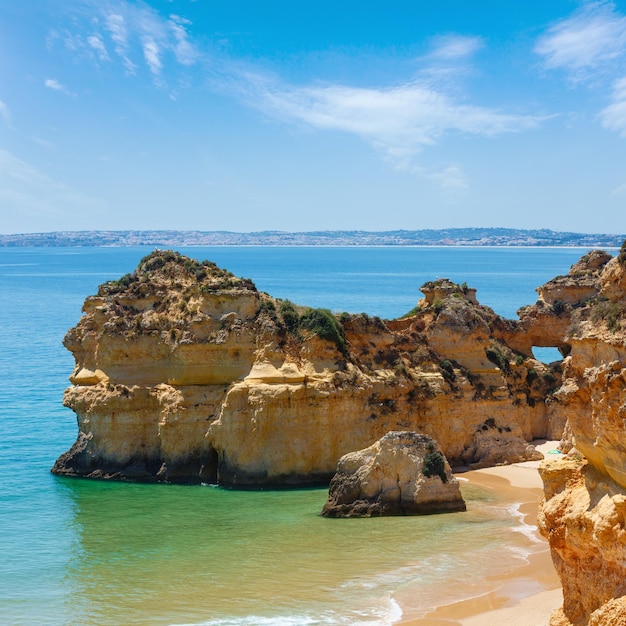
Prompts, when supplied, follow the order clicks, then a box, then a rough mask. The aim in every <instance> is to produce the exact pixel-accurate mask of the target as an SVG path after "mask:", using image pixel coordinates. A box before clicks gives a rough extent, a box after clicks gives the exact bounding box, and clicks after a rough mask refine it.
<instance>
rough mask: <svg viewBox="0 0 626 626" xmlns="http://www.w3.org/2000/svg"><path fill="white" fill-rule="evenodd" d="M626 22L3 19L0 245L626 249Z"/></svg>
mask: <svg viewBox="0 0 626 626" xmlns="http://www.w3.org/2000/svg"><path fill="white" fill-rule="evenodd" d="M625 208H626V0H624V1H623V2H602V1H600V2H580V1H573V0H550V1H549V2H546V1H545V0H527V1H525V2H504V1H496V0H472V2H468V0H437V2H432V1H431V2H425V1H421V0H386V1H385V2H379V1H378V2H373V1H370V0H359V1H358V2H357V1H354V0H345V1H339V2H338V1H337V0H334V1H333V2H329V1H328V0H316V1H315V2H311V1H310V0H300V1H296V0H267V1H265V2H261V1H260V0H170V1H167V0H159V1H156V0H154V1H150V2H143V1H140V0H63V2H59V0H28V1H27V2H15V1H14V0H0V232H2V233H5V234H8V233H28V232H48V231H58V230H129V229H141V230H146V229H150V230H152V229H177V230H230V231H237V232H251V231H262V230H283V231H312V230H370V231H381V230H396V229H407V230H417V229H422V228H432V229H438V228H454V227H470V226H476V227H488V226H492V227H512V228H549V229H553V230H561V231H563V230H565V231H574V232H586V233H618V234H621V233H624V232H626V210H625Z"/></svg>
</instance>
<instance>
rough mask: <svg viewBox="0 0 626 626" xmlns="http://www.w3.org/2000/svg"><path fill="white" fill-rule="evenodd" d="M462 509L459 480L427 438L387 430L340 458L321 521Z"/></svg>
mask: <svg viewBox="0 0 626 626" xmlns="http://www.w3.org/2000/svg"><path fill="white" fill-rule="evenodd" d="M455 511H465V501H464V500H463V496H462V495H461V490H460V488H459V482H458V481H457V480H456V478H455V477H454V476H453V474H452V470H451V469H450V465H449V464H448V461H447V460H446V458H445V456H444V455H443V454H442V452H441V450H440V449H439V446H438V445H437V443H436V442H435V441H434V440H433V439H432V438H430V437H428V436H427V435H421V434H418V433H414V432H407V431H404V432H390V433H387V434H386V435H385V436H384V437H382V438H381V439H379V440H378V441H377V442H376V443H374V444H372V445H371V446H369V447H368V448H366V449H365V450H359V451H356V452H350V453H348V454H346V455H344V456H342V457H341V459H339V463H338V464H337V473H336V474H335V475H334V476H333V478H332V480H331V481H330V487H329V490H328V500H327V502H326V504H325V505H324V508H323V510H322V515H323V516H325V517H378V516H382V515H428V514H432V513H451V512H455Z"/></svg>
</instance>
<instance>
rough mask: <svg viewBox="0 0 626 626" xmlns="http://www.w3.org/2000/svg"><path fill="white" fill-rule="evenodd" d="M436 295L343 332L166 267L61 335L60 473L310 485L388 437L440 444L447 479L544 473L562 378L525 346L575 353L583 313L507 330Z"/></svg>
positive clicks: (456, 300)
mask: <svg viewBox="0 0 626 626" xmlns="http://www.w3.org/2000/svg"><path fill="white" fill-rule="evenodd" d="M601 271H602V270H601V268H598V267H594V268H592V269H589V270H588V273H589V276H587V282H590V281H591V282H592V283H593V285H596V284H597V281H598V277H599V274H600V272H601ZM440 282H441V281H436V282H435V283H432V284H427V285H426V286H425V287H424V288H423V291H424V293H425V295H426V298H425V299H424V300H423V301H422V302H421V303H420V306H419V307H417V309H416V311H415V314H413V315H411V316H409V317H407V318H405V319H398V320H388V321H383V320H380V319H378V318H370V317H368V316H366V315H343V316H341V318H337V316H333V315H332V314H330V312H328V311H326V312H325V311H323V310H310V309H306V308H304V307H296V306H294V305H292V304H291V303H288V302H286V301H285V302H282V301H279V300H275V299H273V298H271V297H270V296H268V295H267V294H262V293H259V292H258V291H257V290H256V288H255V287H254V285H253V284H252V283H251V282H250V281H249V280H245V279H239V278H236V277H235V276H233V275H232V274H230V273H228V272H226V271H225V270H222V269H220V268H218V267H217V266H215V265H214V264H212V263H208V262H202V263H199V262H197V261H194V260H192V259H188V258H186V257H183V256H181V255H179V254H177V253H174V252H170V251H163V252H155V253H153V254H151V255H149V256H148V257H146V258H145V259H143V260H142V261H141V262H140V264H139V267H138V268H137V269H136V270H135V272H133V273H132V274H128V275H126V276H124V277H122V278H121V279H120V280H119V281H114V282H111V283H106V284H105V285H102V286H101V287H100V289H99V292H98V294H97V295H95V296H92V297H89V298H87V300H86V302H85V306H84V308H83V311H84V315H83V316H82V318H81V320H80V322H79V323H78V324H77V325H76V326H75V327H74V328H72V329H71V330H70V331H69V332H68V333H67V335H66V338H65V342H64V343H65V346H66V347H67V348H68V349H69V350H70V351H71V352H72V353H73V355H74V357H75V361H76V367H75V370H74V372H73V374H72V376H71V377H70V381H71V382H72V387H70V388H69V389H68V390H67V392H66V395H65V400H64V402H65V404H66V405H67V406H69V407H71V408H72V409H73V410H74V411H75V412H76V414H77V417H78V427H79V437H78V439H77V442H76V444H75V446H74V447H73V448H72V450H70V451H69V452H68V453H66V454H65V455H63V456H62V457H61V458H60V459H59V461H58V462H57V463H56V465H55V468H54V470H53V471H55V472H57V473H60V474H68V475H82V476H98V477H115V478H121V479H124V478H126V479H133V480H134V479H139V480H162V481H180V482H198V481H212V482H219V483H220V484H224V485H231V486H258V485H269V484H273V485H285V484H294V485H295V484H311V483H319V482H326V481H328V480H329V478H330V477H331V476H332V474H333V472H334V470H335V467H336V464H337V460H338V459H339V458H340V457H341V456H342V455H344V454H346V453H347V452H351V451H353V450H360V449H363V448H366V447H367V446H369V445H371V444H372V443H373V442H374V441H376V440H378V439H380V438H381V437H382V436H383V435H385V433H387V432H389V431H392V430H396V431H399V430H411V431H415V432H420V433H425V434H428V435H430V436H432V437H434V438H436V440H437V441H438V442H439V445H440V446H441V449H442V451H443V452H444V454H445V455H446V457H447V458H448V459H449V460H450V462H451V463H452V464H453V465H461V464H464V465H469V466H472V467H482V466H486V465H492V464H495V463H507V462H514V461H520V460H526V459H532V458H536V452H535V451H534V450H533V449H532V447H531V446H529V445H528V442H529V441H530V440H532V439H533V438H539V437H549V438H558V437H560V436H561V433H562V431H563V426H564V424H565V416H566V412H565V410H564V403H563V402H560V401H556V400H555V399H554V395H553V392H554V391H555V390H556V389H558V388H559V386H560V381H561V369H560V365H559V364H558V363H557V364H554V365H552V366H547V365H545V364H543V363H540V362H539V361H536V360H535V359H534V358H533V356H532V345H557V346H562V347H563V350H564V351H567V350H570V344H569V343H568V339H567V336H566V334H567V329H568V327H569V322H570V321H571V318H572V314H573V311H574V308H573V305H571V304H566V305H562V306H561V307H560V308H558V310H557V308H556V307H555V306H553V305H548V304H545V303H543V302H542V301H540V302H539V303H538V304H537V305H535V307H530V308H529V309H528V310H527V311H526V314H525V316H522V318H521V320H520V321H519V322H513V321H510V320H503V319H502V318H500V317H498V316H497V315H496V314H495V313H494V312H493V311H492V310H491V309H489V308H487V307H483V306H481V305H480V304H478V302H477V301H476V297H475V291H474V290H473V289H470V288H467V287H459V286H458V285H454V284H453V283H451V282H450V281H445V284H444V283H443V282H441V284H439V283H440ZM598 288H599V287H598ZM537 311H540V313H541V314H538V313H537ZM546 328H550V331H549V332H547V331H546V332H544V331H545V329H546ZM527 336H531V337H532V342H531V343H528V340H527V339H526V337H527ZM538 337H539V339H538ZM541 337H543V338H544V339H543V343H540V341H542V340H541V339H540V338H541ZM546 337H547V338H546Z"/></svg>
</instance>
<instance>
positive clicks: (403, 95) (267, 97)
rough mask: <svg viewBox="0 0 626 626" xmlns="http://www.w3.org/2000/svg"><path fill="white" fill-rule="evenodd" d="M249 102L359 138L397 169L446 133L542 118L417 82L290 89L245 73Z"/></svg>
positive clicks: (488, 132)
mask: <svg viewBox="0 0 626 626" xmlns="http://www.w3.org/2000/svg"><path fill="white" fill-rule="evenodd" d="M247 78H248V93H247V94H246V96H247V100H248V104H250V105H252V106H258V107H261V108H262V109H263V110H264V111H265V112H266V113H269V114H272V115H275V116H280V117H281V118H283V119H284V120H287V121H300V122H304V123H305V124H307V125H309V126H312V127H314V128H319V129H325V130H338V131H343V132H347V133H351V134H354V135H357V136H359V137H361V138H362V139H363V140H365V141H366V142H368V143H369V144H370V145H372V146H374V147H375V148H377V149H379V150H381V151H382V152H383V153H384V154H385V156H386V158H387V159H388V160H389V161H390V162H391V163H393V164H394V166H396V167H398V168H401V169H403V168H404V169H410V167H411V164H412V160H413V158H414V156H415V155H416V154H418V153H419V152H420V151H421V150H422V149H423V148H425V147H427V146H431V145H433V144H435V143H436V142H437V141H439V140H440V139H441V138H442V137H443V136H444V135H445V134H448V133H455V132H456V133H465V134H472V135H482V136H495V135H498V134H501V133H510V132H519V131H523V130H528V129H532V128H536V127H537V126H538V125H539V124H540V122H541V121H542V120H541V118H538V117H533V116H522V115H513V114H508V113H503V112H500V111H497V110H495V109H489V108H485V107H479V106H472V105H467V104H459V103H457V102H455V101H454V100H453V99H451V98H450V97H449V96H447V95H445V94H444V93H442V92H438V91H436V90H434V89H432V88H430V87H428V86H424V85H421V84H419V83H408V84H405V85H400V86H396V87H386V88H378V89H374V88H370V89H366V88H357V87H348V86H342V85H331V86H314V87H303V88H288V87H283V86H280V85H276V84H273V83H271V82H269V81H267V80H264V79H262V78H261V77H259V76H253V75H250V74H248V75H247Z"/></svg>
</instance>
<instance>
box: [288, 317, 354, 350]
mask: <svg viewBox="0 0 626 626" xmlns="http://www.w3.org/2000/svg"><path fill="white" fill-rule="evenodd" d="M299 327H300V328H302V329H304V330H308V331H309V332H312V333H314V334H315V335H317V336H318V337H321V338H322V339H325V340H326V341H332V342H333V343H335V345H336V346H337V348H339V350H340V352H341V353H342V354H345V352H346V337H345V335H344V333H343V328H342V327H341V325H340V324H339V322H338V321H337V318H336V317H335V316H334V315H333V314H332V313H331V312H330V311H329V310H328V309H309V310H308V311H306V312H305V313H304V314H303V315H302V317H301V318H300V322H299Z"/></svg>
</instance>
